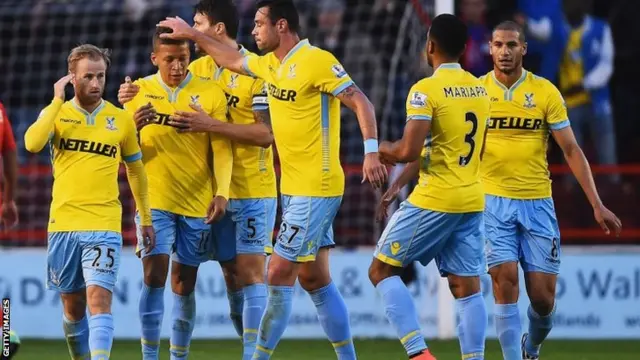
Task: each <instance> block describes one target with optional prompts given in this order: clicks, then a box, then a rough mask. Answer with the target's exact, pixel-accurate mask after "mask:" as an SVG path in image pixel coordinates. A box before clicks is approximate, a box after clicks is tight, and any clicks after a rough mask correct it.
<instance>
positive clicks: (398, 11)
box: [0, 0, 640, 246]
mask: <svg viewBox="0 0 640 360" xmlns="http://www.w3.org/2000/svg"><path fill="white" fill-rule="evenodd" d="M295 2H296V3H297V5H298V6H299V11H300V13H301V18H302V28H303V35H304V36H305V37H308V38H309V39H310V41H311V43H313V44H314V45H316V46H319V47H322V48H325V49H327V50H330V51H332V52H333V53H334V54H335V55H336V57H337V58H338V59H340V61H341V62H342V63H343V65H344V66H345V68H346V69H347V71H348V72H349V73H350V75H351V76H352V77H353V79H354V80H355V81H356V83H357V84H358V85H359V86H360V87H361V88H362V89H363V91H364V92H365V93H366V94H367V95H368V96H369V97H370V99H371V101H372V102H373V104H374V105H375V106H376V109H377V116H378V124H379V129H380V137H381V138H383V139H397V138H399V137H400V136H401V134H402V131H403V128H404V122H405V113H404V103H405V97H406V95H407V92H408V90H409V88H410V87H411V85H412V84H413V83H414V82H415V81H417V80H418V79H420V78H422V77H424V76H428V75H429V74H430V72H431V69H429V67H428V65H427V64H426V63H425V60H424V57H423V50H424V44H425V40H426V34H427V30H428V25H429V19H430V17H431V16H432V15H433V14H434V11H435V9H434V1H433V0H297V1H295ZM193 3H194V1H185V0H102V1H83V0H19V1H18V0H4V1H2V2H0V68H1V69H3V70H4V72H3V76H1V77H0V102H2V103H3V104H4V106H5V108H6V109H7V112H8V115H9V118H10V119H11V124H12V127H13V131H14V133H15V137H16V142H17V144H18V150H17V152H18V162H19V166H20V178H19V189H18V191H19V192H18V198H17V202H18V206H19V208H20V217H21V222H20V225H19V227H18V230H17V231H15V232H13V233H9V234H4V235H1V237H2V238H3V242H1V243H0V244H3V243H4V244H10V245H22V244H25V245H32V244H43V243H44V241H45V237H44V231H45V230H46V222H47V220H46V219H47V214H48V203H49V199H50V184H51V176H50V171H49V169H48V166H49V164H50V162H49V157H48V152H47V151H44V152H43V153H42V154H40V155H32V154H28V153H27V152H26V150H24V146H23V140H22V139H23V135H24V132H25V131H26V129H27V127H28V126H29V125H30V124H31V123H32V122H33V121H34V120H35V119H36V118H37V116H38V113H39V111H40V110H41V109H42V108H43V107H44V106H46V104H48V103H49V102H50V100H51V98H52V86H53V83H54V82H55V81H56V80H57V79H59V78H60V77H61V76H63V75H64V74H65V72H66V57H67V53H68V51H69V50H70V49H71V48H72V47H73V46H75V45H77V44H80V43H85V42H89V43H93V44H96V45H98V46H101V47H107V48H111V49H112V50H113V59H112V66H111V68H110V69H109V73H108V78H107V87H106V91H105V98H106V99H107V100H109V101H112V102H114V103H117V100H116V94H117V89H118V87H119V85H120V83H121V82H122V81H123V79H124V78H125V76H131V77H132V78H134V79H135V78H137V77H142V76H146V75H148V74H149V73H153V72H155V70H154V68H153V66H152V64H151V62H150V61H149V54H150V52H151V35H152V33H153V31H154V29H155V24H156V23H157V22H158V21H159V20H160V19H163V18H164V17H165V16H174V15H178V16H181V17H183V18H184V19H188V20H189V21H191V19H192V17H193V11H192V7H193ZM236 4H237V6H238V9H239V13H240V31H239V39H238V40H239V41H240V42H241V43H242V44H244V45H245V46H246V47H247V48H248V49H250V50H253V51H257V49H256V48H255V44H254V41H253V39H252V37H251V34H250V33H251V30H252V27H253V17H254V14H255V6H254V4H255V1H254V0H236ZM455 11H456V13H457V14H458V15H459V16H460V17H462V18H463V19H464V20H465V21H466V22H467V24H468V25H469V42H468V44H467V51H466V53H465V55H464V58H463V59H462V63H463V66H464V67H465V68H466V69H467V70H468V71H470V72H472V73H473V74H475V75H477V76H480V75H484V74H486V73H487V72H488V71H490V70H491V69H492V63H491V57H490V54H489V46H488V41H489V39H490V36H491V29H492V27H493V26H495V25H497V23H499V22H500V21H503V20H514V21H517V22H518V23H520V24H522V25H523V27H524V28H525V29H526V36H527V41H528V44H529V48H528V54H527V55H526V58H525V66H526V68H527V69H529V70H530V71H532V72H534V73H536V74H539V75H541V76H544V77H546V78H548V79H549V80H551V81H553V82H554V83H555V84H557V85H558V87H559V88H560V89H561V91H562V93H563V95H564V97H565V100H566V101H567V107H568V111H569V113H570V119H571V121H572V125H573V128H574V132H576V136H577V138H578V140H579V141H580V144H581V145H582V146H583V147H584V149H585V152H586V154H587V157H588V158H589V159H590V161H591V162H592V164H601V165H608V166H609V167H608V166H604V167H603V168H602V169H601V171H598V173H601V172H602V173H604V174H605V175H604V176H601V177H598V179H597V180H598V185H599V188H600V189H601V191H602V192H603V194H604V196H605V201H607V202H608V203H609V204H610V205H611V207H612V208H613V210H615V211H617V212H618V214H619V215H620V217H621V218H622V220H623V222H624V223H625V227H627V228H629V227H630V228H631V229H633V228H634V226H635V228H640V220H638V218H637V216H636V215H635V205H636V204H638V197H637V196H638V195H637V194H636V191H635V189H638V188H640V171H637V167H634V166H626V167H618V168H613V167H610V166H613V165H616V164H633V163H640V122H638V121H637V120H636V114H638V113H640V102H638V101H636V97H638V95H640V90H638V88H637V87H636V85H637V84H640V67H639V66H638V65H637V64H638V60H640V48H639V47H638V46H637V45H636V44H638V43H640V22H638V21H637V19H636V18H637V14H638V11H640V1H623V0H608V1H603V0H564V1H563V0H519V1H516V0H510V1H507V0H460V1H456V2H455ZM69 95H70V94H69ZM341 156H342V159H343V163H344V164H345V168H346V172H347V189H346V193H345V197H344V201H343V206H342V208H341V210H340V213H339V216H338V218H337V220H336V224H335V230H336V239H337V241H338V242H339V243H340V244H342V245H354V246H355V245H371V244H374V241H375V240H376V237H377V235H378V234H379V231H380V229H381V225H380V224H376V223H375V222H374V221H373V218H374V210H375V204H376V202H377V198H378V196H379V194H377V193H375V192H374V191H373V190H371V189H370V188H369V187H366V186H363V185H360V180H361V174H360V166H361V165H360V164H361V161H362V138H361V135H360V131H359V128H358V125H357V121H356V120H355V117H354V116H353V114H351V113H350V112H349V111H347V110H346V109H344V112H343V122H342V144H341ZM550 162H551V163H555V164H562V163H563V160H562V159H561V157H560V155H559V152H558V151H557V149H553V147H552V148H551V151H550ZM554 169H555V168H554ZM556 174H558V176H556ZM566 174H567V173H566V169H565V168H561V167H560V168H558V171H554V179H561V176H563V177H564V178H563V179H562V181H556V183H555V184H554V193H555V197H556V205H557V208H558V216H559V218H560V225H561V226H562V227H563V230H564V229H567V230H566V231H563V234H565V235H563V236H565V238H568V242H571V241H574V242H590V241H595V242H598V241H600V242H602V241H603V240H602V238H601V237H599V236H600V235H597V234H595V233H593V234H592V233H591V232H589V231H581V230H580V229H584V228H590V227H592V226H593V224H594V223H593V221H592V214H591V209H590V207H589V206H588V204H587V203H586V201H585V200H584V199H583V196H582V195H581V194H580V193H579V191H578V190H579V189H577V185H576V184H575V182H574V181H572V180H571V177H569V176H566ZM123 184H124V183H123ZM122 190H123V197H124V198H125V200H123V205H124V212H125V223H124V226H125V228H126V229H128V230H127V231H126V232H125V233H126V234H128V235H127V239H129V241H131V240H132V232H131V231H130V230H131V229H132V225H133V223H132V218H133V216H132V215H131V214H132V212H133V210H134V209H132V208H131V205H132V204H131V201H127V200H126V199H128V197H129V196H130V195H129V193H128V190H127V189H126V186H124V185H123V186H122ZM572 231H573V233H572ZM638 233H639V232H635V234H636V236H633V235H632V236H627V237H623V238H622V240H618V241H623V242H627V243H629V242H635V243H640V235H637V234H638ZM566 234H569V235H566ZM571 234H574V235H573V236H572V235H571ZM598 234H599V233H598ZM631 234H634V233H633V231H632V232H631Z"/></svg>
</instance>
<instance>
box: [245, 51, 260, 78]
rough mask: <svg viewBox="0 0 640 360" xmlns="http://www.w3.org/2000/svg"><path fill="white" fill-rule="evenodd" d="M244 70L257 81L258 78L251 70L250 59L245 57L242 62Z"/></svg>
mask: <svg viewBox="0 0 640 360" xmlns="http://www.w3.org/2000/svg"><path fill="white" fill-rule="evenodd" d="M242 69H243V70H244V71H245V72H246V73H247V75H249V76H251V77H252V78H254V79H257V78H258V76H256V74H254V73H253V72H251V70H249V58H248V57H246V56H245V58H244V59H243V60H242Z"/></svg>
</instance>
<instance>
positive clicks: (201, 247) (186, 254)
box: [136, 209, 211, 267]
mask: <svg viewBox="0 0 640 360" xmlns="http://www.w3.org/2000/svg"><path fill="white" fill-rule="evenodd" d="M151 220H152V223H153V229H154V230H155V232H156V246H155V247H154V248H153V249H151V251H150V252H148V253H147V252H146V251H145V250H144V239H143V238H142V234H141V232H140V216H139V215H136V225H137V228H138V232H137V233H138V234H137V235H138V246H137V251H139V253H140V257H141V258H144V257H147V256H149V255H158V254H166V255H169V256H171V259H172V260H173V261H175V262H177V263H179V264H183V265H187V266H193V267H198V266H199V265H200V264H201V263H203V262H206V261H207V260H208V258H209V252H210V251H211V250H210V248H211V242H210V241H209V225H208V224H206V223H205V221H206V219H205V218H198V217H189V216H183V215H178V214H174V213H171V212H168V211H164V210H155V209H152V210H151Z"/></svg>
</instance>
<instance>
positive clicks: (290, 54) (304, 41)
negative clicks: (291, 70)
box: [280, 39, 310, 64]
mask: <svg viewBox="0 0 640 360" xmlns="http://www.w3.org/2000/svg"><path fill="white" fill-rule="evenodd" d="M307 45H310V44H309V39H304V40H301V41H300V42H299V43H297V44H296V46H294V47H293V49H291V50H289V53H288V54H287V55H286V56H285V57H284V58H283V59H282V61H281V62H280V64H284V63H285V62H287V60H289V58H290V57H292V56H293V54H295V53H296V52H298V50H300V49H302V48H303V47H304V46H307Z"/></svg>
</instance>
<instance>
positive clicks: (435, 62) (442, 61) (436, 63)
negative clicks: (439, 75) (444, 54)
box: [433, 57, 459, 71]
mask: <svg viewBox="0 0 640 360" xmlns="http://www.w3.org/2000/svg"><path fill="white" fill-rule="evenodd" d="M458 61H459V60H458V59H446V58H436V57H434V58H433V70H434V71H435V70H437V69H438V68H439V67H440V66H441V65H442V64H457V63H458Z"/></svg>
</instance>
